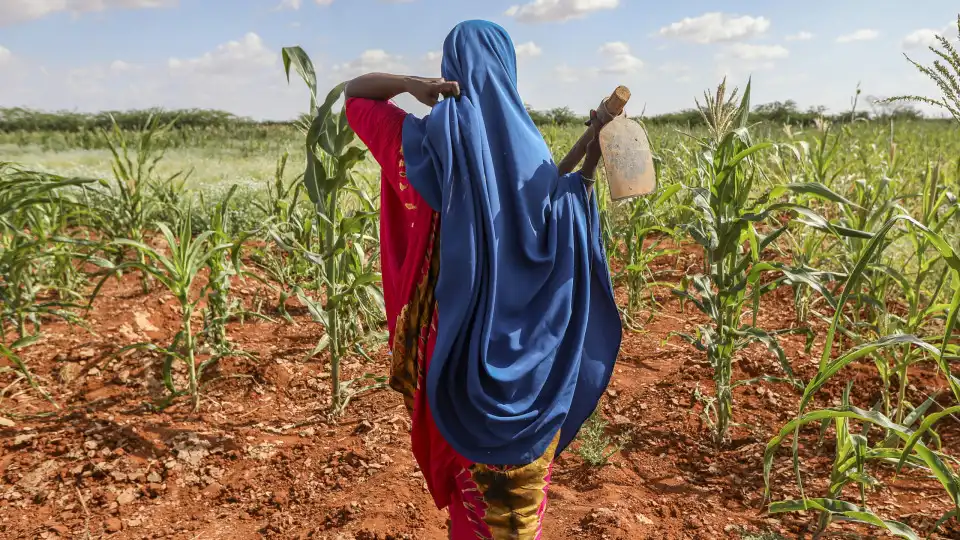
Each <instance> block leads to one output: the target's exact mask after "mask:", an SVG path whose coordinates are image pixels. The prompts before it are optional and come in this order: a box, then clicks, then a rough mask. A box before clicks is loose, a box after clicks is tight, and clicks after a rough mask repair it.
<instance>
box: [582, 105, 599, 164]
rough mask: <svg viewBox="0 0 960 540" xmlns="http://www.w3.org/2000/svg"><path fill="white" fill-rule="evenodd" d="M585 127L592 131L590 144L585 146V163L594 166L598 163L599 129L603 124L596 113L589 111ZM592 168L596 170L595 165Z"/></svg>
mask: <svg viewBox="0 0 960 540" xmlns="http://www.w3.org/2000/svg"><path fill="white" fill-rule="evenodd" d="M587 125H588V126H590V130H591V131H593V139H591V140H590V144H588V145H587V152H586V161H587V163H594V164H596V163H598V162H599V161H600V128H602V127H603V123H602V122H601V121H600V118H599V117H598V116H597V111H595V110H591V111H590V120H589V121H588V122H587ZM594 168H596V165H594Z"/></svg>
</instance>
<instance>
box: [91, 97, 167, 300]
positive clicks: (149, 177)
mask: <svg viewBox="0 0 960 540" xmlns="http://www.w3.org/2000/svg"><path fill="white" fill-rule="evenodd" d="M111 118H112V117H111ZM112 122H113V128H112V130H111V131H107V130H102V137H103V140H104V144H105V145H106V146H107V148H108V149H109V150H110V154H111V155H112V156H113V163H112V170H113V177H112V179H111V180H110V181H109V182H108V187H107V189H104V190H100V191H98V192H97V193H96V197H95V198H92V200H91V201H90V205H91V206H93V207H95V208H96V209H97V211H96V216H97V217H98V220H97V221H95V222H94V224H93V225H94V227H95V228H96V229H97V230H98V231H99V232H100V233H101V235H102V237H103V239H104V240H106V241H110V240H115V239H119V238H122V239H125V240H132V241H134V242H143V239H144V234H145V232H146V230H147V225H148V223H149V222H150V221H152V220H153V219H155V218H158V217H159V216H160V214H161V213H162V212H164V211H165V210H169V207H164V206H162V205H161V204H160V202H161V201H160V199H158V198H157V197H155V196H154V195H155V193H156V192H157V191H158V190H162V188H161V187H158V186H174V185H176V182H177V179H178V178H179V177H180V176H181V175H182V172H177V173H175V174H173V175H171V176H169V177H166V178H157V173H156V169H157V165H158V164H159V163H160V161H161V160H162V159H163V157H164V152H163V150H162V149H161V148H160V146H159V144H158V142H157V139H159V138H161V137H162V136H163V135H164V134H165V133H167V132H168V131H169V130H170V128H171V127H172V126H173V121H171V122H170V123H168V124H164V125H161V124H160V123H159V121H158V119H157V117H155V116H153V115H151V116H150V117H148V118H147V120H146V123H145V124H144V125H143V128H142V129H141V130H140V131H138V132H137V134H136V140H135V142H134V144H133V145H131V141H129V140H128V138H127V135H126V134H125V133H124V132H123V131H121V129H120V126H119V124H118V123H117V121H116V119H112ZM171 189H172V188H171ZM180 189H182V186H181V188H180ZM166 213H167V214H168V215H169V214H170V212H169V211H168V212H166ZM107 246H109V249H111V250H112V253H111V255H112V258H113V260H114V262H120V261H122V260H123V258H124V255H125V253H124V252H125V251H126V247H125V246H124V245H123V244H122V243H116V242H112V243H108V244H107ZM136 256H137V257H138V262H139V263H140V264H141V265H142V264H144V263H145V262H146V259H145V258H144V257H145V255H144V254H143V253H142V252H139V251H136ZM141 285H142V288H143V292H144V293H146V292H147V291H148V290H149V283H148V275H147V274H143V281H142V282H141Z"/></svg>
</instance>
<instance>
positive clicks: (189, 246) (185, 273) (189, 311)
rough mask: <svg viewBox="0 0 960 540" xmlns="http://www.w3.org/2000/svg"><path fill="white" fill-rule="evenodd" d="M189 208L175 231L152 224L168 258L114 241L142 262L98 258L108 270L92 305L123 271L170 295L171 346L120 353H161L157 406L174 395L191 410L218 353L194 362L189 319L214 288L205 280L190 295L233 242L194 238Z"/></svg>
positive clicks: (148, 345)
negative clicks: (179, 371)
mask: <svg viewBox="0 0 960 540" xmlns="http://www.w3.org/2000/svg"><path fill="white" fill-rule="evenodd" d="M189 210H190V209H188V211H187V212H185V213H184V214H183V216H182V218H181V219H180V222H179V223H178V227H177V231H176V233H174V232H173V230H171V229H170V227H169V226H168V225H167V224H165V223H158V224H157V228H158V229H159V230H160V232H161V233H162V235H163V239H164V243H165V244H166V246H165V247H166V251H168V252H169V256H168V255H164V254H163V252H162V251H161V250H158V249H155V248H153V247H151V246H149V245H147V244H144V243H143V242H137V241H135V240H129V239H118V240H114V243H116V244H119V245H120V246H122V247H125V248H129V249H132V250H135V251H136V252H137V253H138V254H140V255H141V256H142V259H143V260H144V261H145V262H138V261H127V262H123V263H121V264H119V265H113V264H111V263H110V262H109V261H107V260H104V259H100V260H99V261H98V262H99V263H100V264H101V265H102V266H104V267H106V268H107V269H108V270H109V271H108V273H107V274H106V275H104V276H103V278H102V279H101V280H100V282H99V283H98V284H97V286H96V288H95V289H94V292H93V295H92V298H91V303H92V302H93V299H95V298H96V296H97V293H98V292H99V291H100V288H101V287H102V286H103V284H104V283H105V281H106V280H107V279H108V278H110V277H111V276H112V275H117V274H120V273H122V272H123V271H125V270H128V269H129V270H136V271H139V272H143V273H145V274H149V275H150V276H151V277H153V278H154V279H155V280H156V281H157V282H159V283H160V284H161V285H162V286H163V287H164V288H165V289H167V291H169V292H170V294H172V295H173V297H174V298H175V299H176V300H177V304H178V305H179V308H180V330H179V331H178V332H177V334H176V336H175V337H174V339H173V343H171V344H170V345H169V346H168V347H166V348H163V347H159V346H156V345H154V344H151V343H137V344H134V345H131V346H128V347H124V348H123V349H121V351H120V352H123V351H126V350H129V349H146V350H150V351H154V352H158V353H160V354H161V355H163V356H164V357H165V360H164V363H163V369H162V372H163V382H164V386H166V388H167V390H168V391H169V392H170V395H169V396H168V398H167V399H165V400H164V401H162V402H161V403H162V404H163V405H166V404H169V403H170V402H172V400H173V399H176V398H177V397H180V396H183V395H189V396H190V397H191V399H192V401H193V408H194V410H196V409H198V408H199V407H200V386H199V381H200V379H201V377H202V376H203V372H204V370H205V369H206V368H208V367H210V366H212V365H214V364H215V363H216V362H217V361H218V360H219V359H220V358H221V356H222V354H221V353H214V354H213V355H212V356H211V357H210V358H209V359H207V360H205V361H203V362H202V363H198V360H197V352H198V343H197V337H198V333H197V332H196V330H195V327H194V323H193V316H194V314H195V313H196V311H197V309H198V305H199V304H200V303H201V302H204V301H206V302H207V303H209V302H210V291H211V290H212V289H213V288H214V287H215V286H216V284H215V283H213V282H209V281H208V282H207V283H206V284H205V285H204V286H203V287H201V288H200V290H199V291H196V292H195V291H194V288H195V284H196V281H197V278H198V277H199V275H200V271H201V270H203V269H204V268H205V267H209V266H210V265H211V263H212V262H213V261H214V260H216V259H217V258H218V257H221V256H222V255H223V253H224V252H225V251H227V250H228V249H230V248H231V247H234V244H233V243H221V244H215V243H214V240H213V239H214V235H215V233H214V231H205V232H203V233H201V234H199V235H198V236H197V237H195V238H194V237H193V234H192V233H193V231H192V229H193V227H192V222H191V217H190V214H191V212H190V211H189ZM118 354H119V353H118ZM175 360H179V361H181V362H183V363H185V364H186V368H187V384H188V387H187V389H186V390H183V389H178V388H177V387H176V384H175V382H174V379H173V363H174V361H175Z"/></svg>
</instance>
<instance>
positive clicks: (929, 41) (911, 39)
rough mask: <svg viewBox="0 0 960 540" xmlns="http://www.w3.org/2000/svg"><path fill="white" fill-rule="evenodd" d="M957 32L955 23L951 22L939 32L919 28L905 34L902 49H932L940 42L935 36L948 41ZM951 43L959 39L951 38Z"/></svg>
mask: <svg viewBox="0 0 960 540" xmlns="http://www.w3.org/2000/svg"><path fill="white" fill-rule="evenodd" d="M956 32H957V23H956V22H951V23H948V24H947V25H946V26H945V27H943V28H942V29H941V30H934V29H932V28H921V29H919V30H914V31H913V32H910V33H909V34H907V35H906V36H905V37H904V38H903V41H902V45H903V48H904V49H919V48H927V47H932V46H935V45H937V44H939V43H940V42H939V41H937V36H938V35H940V36H943V37H945V38H947V39H950V38H951V37H952V36H954V34H955V33H956ZM953 41H960V39H958V38H956V37H953Z"/></svg>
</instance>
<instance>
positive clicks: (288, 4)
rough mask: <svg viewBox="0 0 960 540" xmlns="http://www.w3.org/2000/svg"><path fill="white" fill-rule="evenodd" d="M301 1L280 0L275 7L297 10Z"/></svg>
mask: <svg viewBox="0 0 960 540" xmlns="http://www.w3.org/2000/svg"><path fill="white" fill-rule="evenodd" d="M302 3H303V2H302V1H301V0H281V1H280V5H279V6H277V9H278V10H281V9H292V10H293V11H297V10H298V9H300V6H301V5H302Z"/></svg>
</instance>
